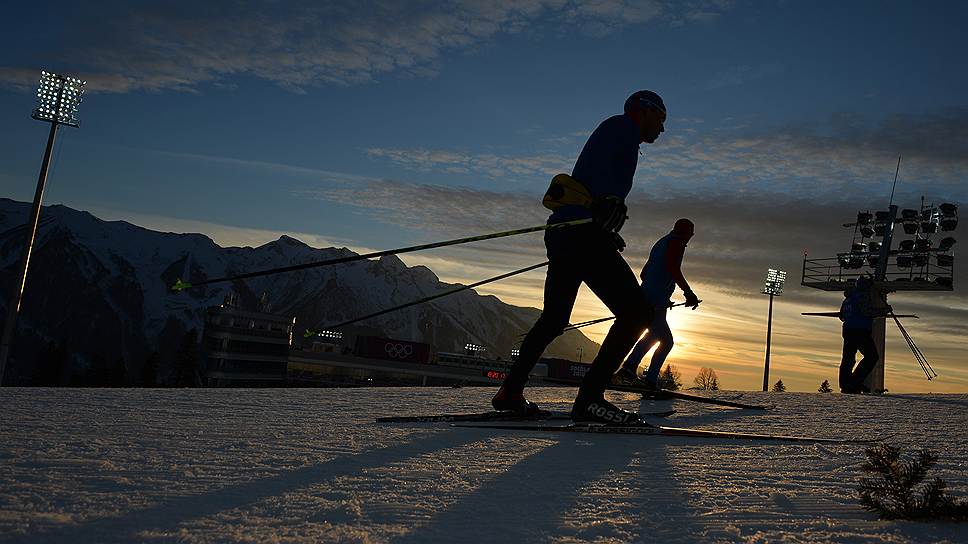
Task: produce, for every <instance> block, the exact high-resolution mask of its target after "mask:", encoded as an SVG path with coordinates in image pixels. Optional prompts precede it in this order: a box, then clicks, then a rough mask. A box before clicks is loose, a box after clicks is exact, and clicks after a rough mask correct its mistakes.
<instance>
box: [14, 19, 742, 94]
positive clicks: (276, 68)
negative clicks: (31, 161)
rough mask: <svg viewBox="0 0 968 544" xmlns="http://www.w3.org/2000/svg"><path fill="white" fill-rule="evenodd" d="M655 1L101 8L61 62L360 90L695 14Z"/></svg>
mask: <svg viewBox="0 0 968 544" xmlns="http://www.w3.org/2000/svg"><path fill="white" fill-rule="evenodd" d="M700 8H701V9H702V10H703V11H710V12H721V11H723V10H724V9H727V8H728V6H717V5H715V4H714V3H702V5H698V7H697V5H690V6H689V7H680V6H679V5H678V4H677V3H670V4H669V5H664V4H662V3H660V2H658V1H650V0H596V1H592V2H586V1H577V0H574V1H573V0H498V1H493V2H478V1H476V0H451V1H446V2H438V3H427V2H415V1H410V2H403V1H389V0H370V1H362V2H341V3H319V2H308V1H307V2H287V3H284V4H275V3H274V4H271V5H269V6H266V7H265V8H263V9H261V10H258V9H252V7H251V5H250V4H249V3H247V2H242V1H233V2H217V3H216V2H212V3H202V4H199V3H198V2H190V3H189V2H166V3H164V4H163V5H161V4H159V5H156V6H155V5H152V6H141V7H138V8H132V7H131V6H129V5H128V4H127V3H123V4H121V3H119V4H111V3H109V4H107V5H102V7H101V9H100V10H96V11H94V12H92V13H91V14H90V18H91V20H89V21H86V23H85V24H84V25H82V26H84V28H85V34H84V35H83V36H77V37H75V38H74V39H73V40H72V41H74V42H77V43H72V44H71V47H70V49H68V48H67V46H66V44H65V46H64V50H63V51H61V52H58V53H59V54H58V55H56V56H57V57H58V58H59V60H60V64H61V65H63V66H66V67H68V68H69V71H70V72H71V73H72V74H74V75H77V76H78V77H81V78H83V79H85V80H87V81H88V88H89V90H90V91H92V92H116V93H125V92H131V91H136V90H146V91H161V90H175V91H186V92H195V91H197V89H198V88H199V85H200V84H203V83H206V82H214V83H220V80H223V79H225V78H228V77H230V76H233V75H242V74H244V75H250V76H253V77H257V78H260V79H264V80H267V81H271V82H273V83H276V84H277V85H280V86H282V87H285V88H288V89H291V90H293V91H296V92H302V91H304V90H305V89H306V88H308V87H313V86H318V85H356V84H362V83H368V82H373V81H376V80H378V79H379V78H380V77H381V76H382V75H384V74H390V73H394V74H399V75H402V76H412V77H427V76H432V75H433V74H435V73H436V72H437V71H438V70H439V69H440V64H441V58H442V56H443V55H444V54H445V53H447V52H450V51H460V50H469V49H472V48H474V47H476V46H478V45H479V44H482V43H485V42H487V41H488V40H491V39H493V38H494V37H495V36H497V35H500V34H513V33H520V32H524V31H525V30H528V29H532V30H534V31H535V32H540V31H542V29H543V28H545V27H547V28H552V29H555V30H556V31H559V32H560V31H562V29H563V28H569V27H570V28H575V29H577V30H579V31H581V32H584V33H586V34H593V35H604V34H608V33H611V32H615V31H617V30H620V29H622V28H625V27H627V26H629V25H639V24H646V23H651V22H661V21H666V22H669V21H674V20H677V21H682V20H688V19H690V18H692V19H695V18H696V17H695V16H692V17H690V16H689V13H692V12H693V11H695V10H696V9H700ZM35 79H36V74H33V73H32V71H29V70H26V69H24V68H22V67H18V66H11V67H0V84H4V85H6V86H9V87H14V88H18V89H26V88H30V87H32V86H33V85H34V84H35V81H34V80H35Z"/></svg>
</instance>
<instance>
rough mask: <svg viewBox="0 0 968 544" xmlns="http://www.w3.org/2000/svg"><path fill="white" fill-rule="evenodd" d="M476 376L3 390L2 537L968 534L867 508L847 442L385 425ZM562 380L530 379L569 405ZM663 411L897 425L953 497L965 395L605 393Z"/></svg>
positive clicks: (819, 431)
mask: <svg viewBox="0 0 968 544" xmlns="http://www.w3.org/2000/svg"><path fill="white" fill-rule="evenodd" d="M492 394H493V389H490V388H464V389H447V388H399V389H382V388H374V389H293V390H266V389H262V390H251V389H250V390H212V389H205V390H138V389H113V390H110V389H100V390H98V389H87V390H79V389H2V390H0V418H2V419H0V421H2V423H0V440H2V442H0V541H3V542H133V541H144V542H388V541H389V542H549V541H551V542H632V541H646V542H776V541H784V542H909V541H916V542H968V524H954V523H914V522H886V521H878V520H877V519H876V517H875V516H874V515H873V514H871V513H868V512H865V511H864V510H862V509H861V508H860V507H859V505H858V502H857V491H856V488H857V484H858V481H859V479H860V477H861V476H862V474H861V471H860V465H861V463H862V461H863V459H864V453H863V451H864V447H863V446H862V445H856V444H848V445H840V444H834V445H831V444H783V443H756V442H749V441H735V440H722V439H714V440H710V439H696V438H677V437H654V436H602V435H582V434H540V433H520V432H511V431H497V430H485V429H458V428H451V427H449V426H448V425H446V424H408V425H402V424H398V425H385V424H376V423H373V419H374V418H375V417H378V416H385V415H405V414H410V415H416V414H418V413H433V412H456V411H482V410H483V409H485V408H486V407H487V401H488V399H489V398H490V395H492ZM573 394H574V390H573V389H570V388H542V389H533V390H531V393H530V395H531V397H532V398H534V399H535V400H537V401H539V402H541V403H542V404H543V405H544V406H546V407H548V408H554V409H561V410H565V409H567V408H568V407H569V405H570V401H571V399H572V396H573ZM610 395H611V398H612V399H613V400H614V401H616V402H617V403H619V404H620V405H623V406H625V407H628V408H638V409H640V410H642V411H656V410H662V409H667V408H668V407H670V406H671V407H672V408H675V409H676V410H678V411H679V412H678V413H676V414H675V415H674V416H673V417H670V418H668V420H667V421H668V424H670V425H676V426H691V427H702V428H715V429H736V430H748V431H755V432H770V433H785V434H810V435H816V436H828V437H840V436H852V437H858V436H877V435H882V434H887V433H895V432H896V433H899V434H898V435H897V436H896V437H894V438H891V439H890V442H891V443H897V444H901V445H904V446H908V447H912V448H914V447H925V448H927V449H929V450H931V451H934V452H936V453H938V454H939V455H940V457H941V461H940V463H939V466H938V467H937V468H936V469H935V471H934V472H935V475H937V476H941V477H942V478H944V479H945V480H947V481H948V484H949V486H950V487H949V489H950V492H951V493H952V494H953V495H956V496H959V497H961V498H964V497H965V496H966V495H968V395H934V396H928V395H905V396H885V397H858V396H845V395H836V394H829V395H820V394H797V393H779V394H777V393H773V394H766V393H731V392H722V393H720V395H719V396H721V397H723V398H734V399H736V398H742V400H744V401H747V402H760V403H769V404H775V405H776V406H775V408H774V409H773V410H770V411H768V412H757V411H746V410H732V409H720V408H715V407H710V406H706V405H699V404H695V403H689V402H683V401H661V402H652V401H645V402H643V401H641V400H640V399H638V398H637V395H632V394H610Z"/></svg>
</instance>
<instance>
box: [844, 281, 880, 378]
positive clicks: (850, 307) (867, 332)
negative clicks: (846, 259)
mask: <svg viewBox="0 0 968 544" xmlns="http://www.w3.org/2000/svg"><path fill="white" fill-rule="evenodd" d="M872 287H873V286H872V285H871V281H870V279H868V278H867V277H866V276H861V277H860V278H858V279H857V283H856V284H854V288H853V289H848V290H847V291H846V292H845V293H844V302H843V304H841V305H840V320H841V321H843V322H844V327H843V337H844V352H843V357H842V358H841V360H840V392H841V393H870V391H869V390H868V389H867V387H865V386H864V381H865V380H866V379H867V375H868V374H870V373H871V371H873V370H874V366H875V365H877V360H878V359H879V358H880V355H879V354H878V353H877V344H876V343H875V342H874V333H873V331H874V318H875V317H882V316H884V315H887V314H889V313H890V312H891V311H892V309H891V307H890V305H888V306H887V308H886V310H885V311H883V312H879V311H877V310H875V309H874V304H873V298H872V297H873V296H874V293H873V289H872ZM858 351H860V353H861V355H862V356H863V358H862V359H861V360H860V364H857V368H856V369H855V368H854V364H855V363H856V361H857V352H858Z"/></svg>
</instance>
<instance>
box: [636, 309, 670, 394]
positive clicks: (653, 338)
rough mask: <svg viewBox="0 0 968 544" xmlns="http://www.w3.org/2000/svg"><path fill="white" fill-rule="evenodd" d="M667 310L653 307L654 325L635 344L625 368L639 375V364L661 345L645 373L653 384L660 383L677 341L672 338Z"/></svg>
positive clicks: (650, 325) (650, 324) (653, 354)
mask: <svg viewBox="0 0 968 544" xmlns="http://www.w3.org/2000/svg"><path fill="white" fill-rule="evenodd" d="M667 310H668V307H667V306H659V307H653V310H652V311H653V312H655V315H654V317H653V318H652V323H649V332H647V333H645V336H643V337H642V339H641V340H639V341H638V343H636V344H635V347H634V348H632V353H630V354H629V357H628V359H626V360H625V363H624V366H625V368H627V369H629V370H631V371H632V372H634V373H636V374H638V372H639V363H641V362H642V358H643V357H645V354H646V353H648V352H649V350H650V349H652V346H654V345H656V344H659V347H657V348H655V351H654V352H653V353H652V362H651V363H650V364H649V368H648V370H647V371H646V372H645V380H646V381H647V382H650V383H652V384H655V383H657V382H658V381H659V371H660V370H662V363H664V362H665V360H666V357H668V356H669V352H670V351H672V346H673V344H675V340H674V339H673V338H672V329H670V328H669V322H668V321H666V311H667Z"/></svg>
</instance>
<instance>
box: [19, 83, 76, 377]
mask: <svg viewBox="0 0 968 544" xmlns="http://www.w3.org/2000/svg"><path fill="white" fill-rule="evenodd" d="M84 85H85V82H84V81H81V80H79V79H77V78H74V77H69V76H62V75H58V74H52V73H50V72H41V76H40V86H39V87H38V88H37V107H36V108H34V111H33V114H31V117H33V118H34V119H36V120H38V121H44V122H48V123H50V134H49V135H48V136H47V149H46V151H44V161H43V162H42V163H41V166H40V176H39V177H38V179H37V190H36V192H35V193H34V204H33V207H32V208H31V210H30V218H29V219H28V220H27V228H28V234H27V240H26V244H25V245H24V249H23V253H22V255H21V257H20V261H19V263H18V268H17V276H16V279H15V281H14V284H13V289H12V292H11V294H10V301H9V303H8V304H7V319H6V321H5V322H4V325H3V339H2V341H0V382H2V381H3V372H4V369H5V368H6V366H7V358H8V357H9V355H10V343H11V341H12V340H13V333H14V330H15V328H16V322H17V314H18V313H19V312H20V303H21V301H22V299H23V292H24V284H25V283H26V281H27V265H28V264H29V263H30V252H31V250H32V249H33V246H34V238H35V237H36V236H37V223H38V221H39V220H40V205H41V201H42V200H43V198H44V185H45V184H46V183H47V169H48V168H49V167H50V158H51V154H52V152H53V150H54V138H55V137H56V136H57V127H58V126H59V125H67V126H69V127H74V128H77V127H78V126H80V123H79V121H78V120H77V117H76V113H77V106H78V105H79V104H80V103H81V95H83V94H84Z"/></svg>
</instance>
